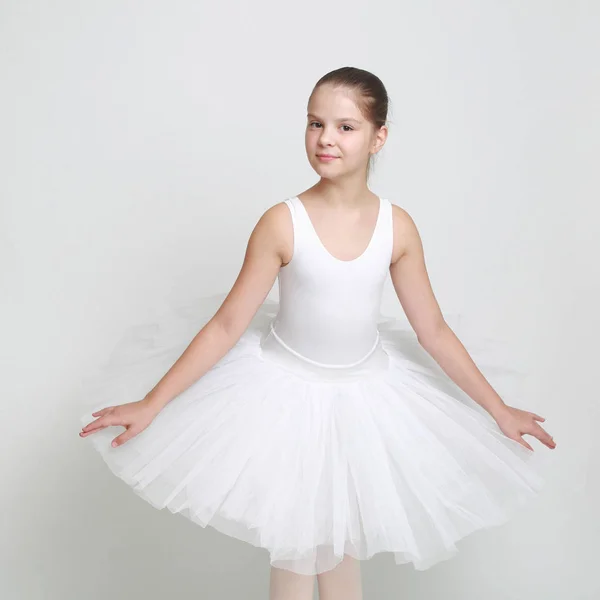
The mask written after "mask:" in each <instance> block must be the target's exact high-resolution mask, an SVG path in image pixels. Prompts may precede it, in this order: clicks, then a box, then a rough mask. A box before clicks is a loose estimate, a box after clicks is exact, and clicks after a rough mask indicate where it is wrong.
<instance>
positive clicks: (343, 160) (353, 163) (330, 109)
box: [305, 84, 385, 179]
mask: <svg viewBox="0 0 600 600" xmlns="http://www.w3.org/2000/svg"><path fill="white" fill-rule="evenodd" d="M382 129H385V128H382ZM378 138H379V136H377V135H376V131H375V127H374V126H373V124H372V123H371V122H369V121H367V120H366V119H365V117H364V116H363V114H362V113H361V112H360V109H359V108H358V106H357V105H356V103H355V101H354V93H353V92H352V91H351V90H348V89H347V88H339V87H338V88H334V87H332V86H331V85H327V84H325V85H321V86H319V87H318V88H317V89H316V90H315V91H314V92H313V95H312V97H311V99H310V101H309V103H308V115H307V123H306V135H305V145H306V154H307V156H308V160H309V162H310V164H311V166H312V168H313V169H314V170H315V171H316V172H317V173H318V174H319V175H320V176H322V177H326V178H328V179H331V178H335V177H339V176H340V175H347V174H349V173H356V172H360V171H365V172H366V170H367V163H368V161H369V157H370V155H371V154H372V153H375V152H377V151H378V150H379V149H380V147H381V145H382V143H381V140H380V139H378ZM327 154H329V155H331V156H333V157H335V158H332V159H325V158H321V157H320V156H322V155H327Z"/></svg>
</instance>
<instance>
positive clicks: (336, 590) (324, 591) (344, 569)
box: [317, 554, 363, 600]
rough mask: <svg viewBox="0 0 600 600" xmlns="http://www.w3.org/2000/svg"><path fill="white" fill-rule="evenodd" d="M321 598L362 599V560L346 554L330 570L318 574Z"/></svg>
mask: <svg viewBox="0 0 600 600" xmlns="http://www.w3.org/2000/svg"><path fill="white" fill-rule="evenodd" d="M317 584H318V586H319V600H362V597H363V596H362V581H361V576H360V560H358V559H356V558H354V557H353V556H350V555H349V554H346V555H345V556H344V560H343V561H342V562H341V563H340V564H339V565H337V566H336V567H335V568H334V569H331V570H330V571H325V572H324V573H319V574H318V575H317Z"/></svg>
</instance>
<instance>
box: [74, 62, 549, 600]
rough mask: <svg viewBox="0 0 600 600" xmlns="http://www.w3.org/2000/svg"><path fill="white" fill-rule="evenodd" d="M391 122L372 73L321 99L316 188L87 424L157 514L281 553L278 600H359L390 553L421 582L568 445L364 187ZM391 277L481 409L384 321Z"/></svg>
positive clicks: (411, 237)
mask: <svg viewBox="0 0 600 600" xmlns="http://www.w3.org/2000/svg"><path fill="white" fill-rule="evenodd" d="M387 109H388V97H387V93H386V90H385V88H384V86H383V84H382V82H381V81H380V80H379V79H378V78H377V77H376V76H375V75H373V74H371V73H369V72H367V71H364V70H361V69H356V68H350V67H346V68H341V69H338V70H336V71H333V72H331V73H328V74H327V75H325V76H324V77H323V78H322V79H321V80H319V81H318V82H317V84H316V86H315V88H314V89H313V91H312V93H311V96H310V98H309V102H308V115H307V125H306V138H305V140H306V152H307V156H308V160H309V162H310V164H311V166H312V167H313V169H314V170H315V171H316V173H317V174H318V175H319V181H318V182H317V183H316V184H315V185H314V186H313V187H311V188H309V189H307V190H306V191H304V192H302V193H301V194H299V195H298V196H294V197H292V198H288V199H287V200H285V202H281V203H279V204H276V205H275V206H273V207H271V208H270V209H269V210H267V211H266V212H265V213H264V215H262V217H261V218H260V220H259V221H258V223H257V225H256V227H255V229H254V231H253V232H252V234H251V236H250V240H249V242H248V247H247V251H246V255H245V259H244V263H243V267H242V269H241V271H240V273H239V275H238V277H237V280H236V281H235V284H234V285H233V287H232V289H231V291H230V292H229V293H228V294H227V296H226V297H225V299H224V300H223V301H222V302H221V298H220V297H217V304H216V305H214V306H213V307H212V308H210V311H209V312H208V313H206V312H205V311H204V308H203V307H205V306H207V302H208V300H207V299H201V301H200V302H198V303H197V304H195V305H194V307H193V308H192V309H188V310H186V309H184V308H180V309H179V310H177V311H173V312H172V313H171V314H170V315H169V317H170V323H169V324H168V326H164V327H163V328H162V330H161V328H159V329H158V331H157V330H156V328H147V327H143V326H142V327H141V328H138V329H137V330H134V333H135V335H134V336H133V338H132V339H129V340H126V341H125V342H124V343H123V344H121V346H120V348H119V349H118V351H117V352H116V353H114V354H113V356H112V361H111V362H109V363H108V365H107V367H106V370H105V373H104V374H103V375H102V377H101V378H100V379H99V381H100V387H99V388H98V389H97V390H96V393H97V394H98V395H97V396H96V395H94V396H93V398H94V402H95V404H94V408H96V409H98V408H99V409H100V410H94V411H93V412H91V413H90V412H87V413H86V414H85V415H84V416H83V417H82V422H83V423H86V425H85V426H84V427H83V429H82V431H81V433H80V435H81V436H82V437H86V438H87V437H90V438H91V439H92V440H93V443H94V446H95V447H96V449H97V450H98V451H99V452H100V454H101V455H102V457H103V458H104V460H105V461H106V463H107V464H108V466H109V467H110V469H111V470H112V471H113V472H114V473H115V474H116V475H118V476H119V477H121V478H122V479H123V480H124V481H125V482H127V483H128V484H129V485H130V486H132V488H133V489H134V491H135V492H136V493H137V494H139V495H140V496H141V497H143V498H144V499H145V500H147V501H148V502H150V503H152V504H153V505H154V506H156V507H157V508H164V507H167V508H168V509H169V510H171V511H172V512H178V513H181V514H183V515H185V516H186V517H188V518H189V519H190V520H192V521H193V522H195V523H197V524H199V525H201V526H202V527H206V525H211V526H213V527H214V528H216V529H217V530H219V531H221V532H223V533H225V534H227V535H230V536H233V537H236V538H238V539H241V540H244V541H246V542H249V543H251V544H254V545H255V546H258V547H261V548H265V549H267V550H268V551H269V554H270V564H271V583H270V597H271V599H275V598H276V599H278V600H283V599H286V600H291V599H294V600H296V599H297V600H304V599H306V600H308V599H310V598H312V590H313V584H314V579H315V575H316V576H317V583H318V588H319V595H320V598H321V600H335V599H342V598H343V599H344V600H356V599H359V598H361V597H362V595H361V594H362V592H361V583H360V567H359V565H360V563H359V560H361V559H368V558H370V557H371V556H373V554H375V553H378V552H383V551H386V552H391V553H393V555H394V558H395V561H396V563H397V564H401V563H405V562H412V563H413V565H414V567H415V568H417V569H420V570H422V569H426V568H429V567H430V566H431V565H433V564H435V563H436V562H439V561H440V560H444V559H447V558H449V557H450V556H452V555H453V554H455V553H456V551H457V550H456V547H455V542H456V541H457V540H459V539H460V538H462V537H464V536H466V535H467V534H469V533H470V532H472V531H474V530H476V529H480V528H487V527H492V526H495V525H499V524H501V523H504V522H506V520H507V519H508V518H509V517H510V515H511V514H512V512H513V511H514V510H515V509H516V508H517V507H518V506H521V505H522V504H523V503H524V502H525V501H527V500H529V499H531V498H532V497H533V496H535V495H536V494H537V493H538V492H539V491H540V489H541V488H542V486H543V483H544V482H543V480H542V478H541V477H540V476H539V475H538V474H537V473H535V472H534V470H533V469H532V467H531V466H530V465H528V459H529V458H530V457H531V455H532V453H533V449H532V447H531V446H530V445H529V443H528V442H527V441H525V440H524V439H523V437H522V436H523V435H524V434H529V435H532V436H534V437H536V438H538V439H539V440H540V441H541V442H542V443H543V444H545V445H546V446H548V447H549V448H555V447H556V444H555V442H554V441H553V439H552V437H551V436H550V435H549V434H548V433H547V432H546V431H545V430H544V429H543V428H542V427H541V426H540V425H539V422H541V421H544V418H543V417H541V416H539V415H537V414H535V413H532V412H528V411H525V410H520V409H518V408H515V407H511V406H509V405H507V404H505V403H504V402H503V400H502V399H501V398H500V396H499V395H498V394H497V393H496V392H495V391H494V389H493V388H492V387H491V386H490V384H489V383H488V381H487V380H486V379H485V378H484V376H483V375H482V373H481V372H480V371H479V369H478V368H477V367H476V365H475V364H474V362H473V360H472V359H471V357H470V356H469V354H468V353H467V351H466V350H465V348H464V346H463V345H462V343H461V342H460V341H459V340H458V339H457V337H456V335H455V334H454V333H453V331H452V330H451V329H450V327H449V326H448V325H447V323H446V322H445V320H444V318H443V316H442V313H441V311H440V308H439V306H438V303H437V301H436V298H435V296H434V294H433V292H432V289H431V285H430V282H429V279H428V275H427V271H426V268H425V263H424V258H423V248H422V245H421V240H420V237H419V234H418V232H417V229H416V227H415V224H414V222H413V221H412V219H411V217H410V216H409V215H408V213H407V212H406V211H405V210H403V209H402V208H400V207H399V206H397V205H395V204H392V203H391V202H390V201H389V200H387V199H384V198H381V197H378V196H377V195H375V194H374V193H373V192H371V191H370V190H369V189H368V187H367V178H368V173H369V167H370V164H369V163H370V160H371V159H372V157H373V156H374V155H375V154H377V153H378V152H379V151H380V150H381V148H382V147H383V145H384V144H385V142H386V139H387V135H388V128H387V126H386V121H387ZM388 273H389V274H390V276H391V279H392V282H393V286H394V289H395V291H396V293H397V295H398V298H399V300H400V302H401V304H402V307H403V308H404V311H405V312H406V315H407V317H408V320H409V322H410V325H411V326H412V328H413V329H414V332H415V333H416V337H417V341H418V343H419V345H420V346H421V347H422V348H423V349H425V350H426V351H427V353H429V354H430V355H431V356H432V357H433V359H434V360H435V361H436V362H437V363H438V364H439V365H440V367H441V369H442V370H443V371H444V372H445V374H446V375H447V376H448V377H449V378H450V379H451V380H453V381H454V382H455V383H456V384H457V386H458V387H459V388H461V389H462V390H463V391H464V392H465V393H466V394H468V396H470V397H471V399H473V400H474V401H475V402H476V403H477V404H479V405H480V407H481V408H482V410H476V407H470V406H468V405H467V403H466V402H463V401H461V400H460V399H459V397H458V393H452V392H446V391H444V390H443V389H442V388H443V384H444V381H443V379H444V376H443V375H442V374H441V373H439V372H436V371H435V370H433V369H429V368H427V367H426V366H423V365H421V364H420V363H419V362H418V361H417V360H414V359H413V358H410V357H409V355H408V352H407V348H408V346H407V342H406V340H405V339H404V340H403V339H402V338H401V336H400V335H399V329H398V328H396V327H394V325H395V322H394V321H390V322H388V323H386V322H384V321H383V320H382V319H380V318H379V306H380V300H381V293H382V286H383V284H384V281H385V279H386V277H387V274H388ZM275 279H278V281H279V302H272V301H270V300H267V298H266V297H267V294H268V293H269V291H270V290H271V288H272V286H273V284H274V282H275ZM213 301H214V298H213ZM215 308H216V311H215V310H214V309H215ZM161 326H162V325H161ZM198 328H199V329H200V330H199V331H198ZM196 332H197V333H196ZM194 333H195V335H194ZM161 336H162V337H161ZM192 336H193V339H192V340H191V342H190V341H189V340H190V337H192ZM123 351H125V353H126V354H127V356H125V355H124V354H123ZM165 371H167V372H166V374H165V375H164V376H163V377H162V379H160V381H158V383H156V385H154V387H152V389H151V390H150V391H149V392H148V391H147V390H148V389H149V388H150V387H151V385H152V384H153V383H154V382H156V380H157V379H158V377H160V376H161V375H162V374H163V373H164V372H165ZM138 394H139V395H138ZM136 396H137V397H141V398H142V399H141V400H137V401H133V402H131V401H130V402H123V403H121V404H113V405H111V406H106V403H107V401H112V402H115V400H117V399H119V398H122V399H123V400H125V399H129V400H131V398H134V397H136ZM477 408H478V407H477ZM90 417H95V420H93V421H91V422H90ZM113 427H124V428H125V431H123V432H122V433H120V435H117V436H116V437H115V434H114V430H113V429H112V428H113ZM92 434H93V435H92Z"/></svg>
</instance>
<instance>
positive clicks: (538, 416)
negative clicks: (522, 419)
mask: <svg viewBox="0 0 600 600" xmlns="http://www.w3.org/2000/svg"><path fill="white" fill-rule="evenodd" d="M530 414H531V415H532V416H533V418H534V419H536V420H538V421H542V423H543V422H544V421H545V420H546V419H544V417H540V415H536V414H535V413H530Z"/></svg>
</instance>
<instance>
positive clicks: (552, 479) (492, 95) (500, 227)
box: [0, 0, 600, 600]
mask: <svg viewBox="0 0 600 600" xmlns="http://www.w3.org/2000/svg"><path fill="white" fill-rule="evenodd" d="M599 17H600V8H599V4H598V3H597V2H583V1H576V0H569V1H566V0H564V1H562V2H561V1H548V0H544V1H542V0H536V1H533V0H526V1H515V0H509V1H504V2H493V1H489V0H488V1H483V0H465V1H452V2H448V1H443V0H437V1H413V2H406V1H401V0H395V1H393V2H392V1H385V2H384V1H382V0H373V1H371V2H365V1H364V0H362V1H360V2H356V1H354V0H346V1H345V2H326V3H321V2H315V1H311V2H302V3H296V4H292V3H281V2H275V1H273V0H269V1H265V0H262V1H260V2H247V3H243V2H228V3H218V2H212V3H208V2H198V1H191V0H180V1H175V2H168V3H167V2H157V1H156V0H146V1H144V2H141V1H138V2H134V1H131V0H119V1H118V2H117V1H115V0H103V1H100V0H97V1H95V2H86V3H81V2H75V1H72V0H71V1H67V0H59V1H55V2H41V1H39V0H38V1H31V0H19V1H18V2H17V1H6V0H5V1H4V2H2V3H1V4H0V85H1V93H0V131H1V134H0V164H1V167H0V168H1V177H0V199H1V204H0V267H1V278H0V285H1V294H0V302H1V305H0V319H1V321H0V326H1V332H2V333H1V335H0V338H1V344H2V345H1V354H0V359H1V367H2V375H1V382H2V403H1V405H0V406H1V419H0V426H1V434H2V435H1V436H0V468H1V470H2V472H1V474H2V479H1V487H2V494H0V514H2V518H1V520H0V527H1V531H0V544H1V547H0V553H1V556H0V597H2V598H3V599H7V600H9V599H11V600H12V599H18V600H21V599H36V600H37V599H42V598H43V599H51V600H55V599H56V600H59V599H60V600H71V599H73V600H75V599H77V600H80V599H86V600H88V599H89V600H96V599H105V598H108V597H110V598H112V599H115V600H119V599H125V598H127V599H130V598H148V599H158V598H161V599H162V598H178V599H180V600H184V599H192V598H193V599H196V598H245V599H248V600H250V599H254V598H257V599H258V598H266V597H267V586H268V569H269V563H268V556H267V555H266V554H265V553H264V551H261V550H258V549H256V548H254V547H252V546H250V545H247V544H244V543H243V542H240V541H238V540H235V539H230V538H227V537H226V536H223V535H222V534H220V533H218V532H216V531H215V530H212V529H210V528H207V529H205V530H203V529H202V528H199V527H197V526H193V525H192V524H191V523H190V522H188V521H187V520H185V519H184V518H182V517H180V516H178V515H172V514H170V513H168V512H167V511H157V510H155V509H154V508H152V507H151V506H150V505H148V504H146V503H145V502H144V501H143V500H141V499H140V498H138V497H136V496H135V495H134V494H133V493H132V492H131V491H130V490H129V489H128V488H127V487H126V486H125V485H124V484H123V483H122V482H121V481H119V480H118V479H116V478H115V477H114V476H113V475H112V474H111V473H110V472H109V471H108V469H107V468H106V467H105V465H104V464H103V463H102V461H101V459H100V457H99V456H98V455H97V454H96V453H95V452H94V451H93V450H92V449H91V446H89V445H87V444H86V443H85V442H84V441H82V440H81V439H80V438H79V437H78V435H77V434H78V431H79V428H80V423H79V421H78V417H79V415H80V412H81V410H80V408H78V407H79V406H80V401H81V398H80V397H79V395H78V394H79V391H78V385H79V383H80V381H81V379H82V378H83V377H85V376H86V375H87V374H89V373H90V372H91V370H92V369H93V367H94V365H95V364H97V362H98V361H100V360H101V359H102V358H103V357H104V356H105V354H106V352H107V351H108V350H109V349H110V348H111V347H112V345H113V344H114V343H115V342H116V340H117V339H118V338H119V335H120V334H121V333H122V331H123V329H124V328H126V327H127V326H128V325H129V324H131V323H132V322H133V321H138V320H142V319H144V318H147V317H151V315H152V314H153V313H154V312H155V311H160V310H161V309H162V308H164V307H166V306H169V305H171V304H172V303H174V302H177V301H179V300H185V298H188V297H192V296H194V295H196V294H199V293H203V292H206V293H207V294H212V293H215V292H218V291H222V290H226V289H228V288H229V287H230V286H231V285H232V283H233V281H234V279H235V276H236V275H237V272H238V270H239V268H240V266H241V262H242V258H243V252H244V249H245V245H246V242H247V238H248V235H249V234H250V231H251V229H252V227H253V226H254V224H255V223H256V221H257V219H258V218H259V216H260V214H261V213H262V212H263V211H264V210H266V209H267V208H268V207H269V206H271V205H273V204H275V203H277V202H280V201H281V200H283V199H285V198H286V197H289V196H292V195H295V194H297V193H299V192H300V191H302V190H304V189H305V188H307V187H309V186H310V185H312V184H313V183H314V182H315V181H316V176H315V174H314V172H313V171H312V170H311V168H310V166H309V164H308V161H307V159H306V156H305V151H304V127H305V113H306V103H307V99H308V96H309V94H310V91H311V89H312V86H313V85H314V84H315V83H316V81H317V79H318V78H319V77H320V76H321V75H323V74H324V73H326V72H327V71H329V70H331V69H335V68H337V67H340V66H344V65H352V66H357V67H362V68H365V69H368V70H371V71H373V72H374V73H375V74H377V75H378V76H379V77H381V79H382V80H383V82H384V83H385V85H386V86H387V88H388V91H389V94H390V97H391V100H392V111H391V114H390V118H391V127H390V136H389V139H388V142H387V144H386V146H385V148H384V150H383V152H382V153H381V155H380V157H379V160H378V161H377V163H376V168H375V171H374V174H373V176H372V178H371V181H370V185H371V188H372V189H373V191H375V192H376V193H378V194H379V195H382V196H384V197H387V198H389V199H390V200H392V201H393V202H395V203H396V204H399V205H400V206H403V207H404V208H405V209H406V210H407V211H408V212H409V213H410V214H411V215H412V217H413V218H414V220H415V222H416V223H417V225H418V227H419V230H420V232H421V235H422V238H423V243H424V247H425V252H426V260H427V265H428V269H429V273H430V277H431V280H432V284H433V287H434V291H435V293H436V296H437V298H438V300H439V302H440V305H441V307H442V310H443V311H444V313H446V314H447V315H448V317H449V322H450V324H451V325H452V324H456V325H457V329H456V332H457V334H458V335H459V337H461V335H462V334H463V333H464V335H465V336H468V334H469V332H477V333H478V334H480V335H483V336H485V337H488V338H490V339H497V340H503V343H504V347H505V348H506V349H507V352H508V355H509V356H511V357H512V358H513V359H514V365H515V366H516V367H521V368H523V369H524V371H525V372H526V373H527V377H526V378H525V379H524V380H523V381H522V382H521V383H520V384H519V387H518V390H519V392H518V397H514V398H506V399H505V400H506V401H507V402H508V403H509V404H510V403H511V402H513V403H515V404H516V403H518V404H519V405H520V406H524V407H526V408H527V409H529V410H532V411H535V412H538V413H539V414H542V415H543V416H545V417H546V419H547V421H546V423H545V425H544V426H545V427H546V428H547V429H548V431H549V432H550V433H551V434H552V435H554V436H555V439H556V441H557V449H556V450H554V451H550V450H549V449H547V448H545V447H544V446H542V445H541V444H540V443H539V442H538V441H537V440H534V439H533V438H531V437H529V438H527V439H528V440H529V441H530V443H531V444H532V446H534V448H535V450H536V460H538V461H539V465H540V468H542V469H543V471H544V473H545V475H546V478H547V480H548V484H547V487H546V490H545V491H544V493H543V495H542V496H541V497H540V498H539V500H538V501H537V502H535V503H534V505H532V506H530V507H529V508H528V509H526V510H524V511H523V512H521V513H520V514H519V515H518V516H517V517H516V518H515V519H514V520H513V521H511V522H510V523H509V524H507V525H505V526H503V527H501V528H497V529H494V530H493V531H481V532H477V533H475V534H473V535H472V536H470V537H468V538H467V539H464V540H462V541H461V542H459V544H460V550H461V552H460V553H459V555H458V556H457V557H456V558H454V559H452V560H451V561H447V562H443V563H440V564H438V565H436V566H435V567H433V568H432V569H430V570H428V571H424V572H416V571H415V570H414V569H413V568H412V566H410V565H404V566H395V565H394V563H393V560H391V558H390V556H389V555H377V556H376V557H374V558H373V559H372V560H370V561H368V562H365V563H363V565H362V567H363V580H364V588H365V597H366V598H370V599H373V598H377V599H378V600H386V599H392V598H394V599H396V598H406V599H408V598H427V599H428V600H435V599H438V598H439V599H443V600H459V599H460V600H471V599H472V600H480V599H481V598H484V597H485V598H486V599H488V600H507V599H510V600H513V599H514V600H517V599H518V600H521V599H525V598H528V599H538V598H539V599H542V598H543V599H545V600H550V599H552V600H554V599H556V600H559V599H560V600H563V599H564V598H569V599H572V600H592V598H598V597H599V595H600V589H599V583H598V581H599V580H598V574H597V564H596V558H597V556H598V546H597V540H598V536H599V534H600V524H599V519H598V513H597V510H594V508H597V506H598V505H599V500H600V498H599V496H600V493H599V478H598V472H599V470H598V466H599V458H598V457H599V455H598V453H597V444H595V443H594V442H595V441H596V439H597V433H596V423H597V417H598V412H599V409H598V391H597V385H596V381H597V369H598V367H597V360H598V333H599V326H598V313H597V308H598V303H599V299H600V298H599V295H600V294H599V285H598V264H597V263H598V256H599V255H600V253H599V248H598V230H599V219H598V217H599V216H600V215H599V211H598V197H599V195H598V192H599V191H600V185H599V180H598V169H597V166H598V158H599V152H598V150H599V139H600V138H599V134H600V120H599V116H598V106H600V81H599V79H598V63H599V60H598V59H599V55H600V52H599V50H600V38H598V35H597V33H598V30H599V28H598V26H599V21H600V19H599ZM388 283H389V282H388ZM274 291H276V290H274ZM383 308H384V310H385V311H387V312H388V313H396V314H400V312H401V311H400V308H399V305H398V301H397V299H396V298H395V297H394V295H393V288H392V287H391V285H388V286H387V288H386V294H385V298H384V306H383ZM465 339H466V338H465ZM515 393H516V392H515ZM594 448H596V454H594V453H593V452H594V450H593V449H594Z"/></svg>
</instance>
